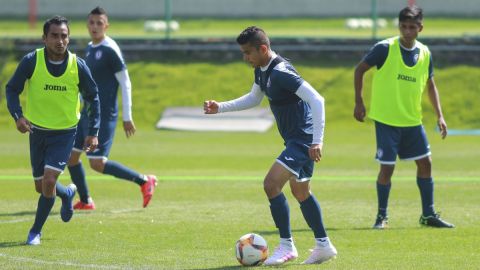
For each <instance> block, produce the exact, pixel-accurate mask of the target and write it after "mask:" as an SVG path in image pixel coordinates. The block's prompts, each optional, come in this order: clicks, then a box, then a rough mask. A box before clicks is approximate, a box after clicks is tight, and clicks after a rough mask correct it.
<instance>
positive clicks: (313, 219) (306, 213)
mask: <svg viewBox="0 0 480 270" xmlns="http://www.w3.org/2000/svg"><path fill="white" fill-rule="evenodd" d="M300 209H301V210H302V214H303V217H304V218H305V221H307V224H308V226H309V227H310V228H311V229H312V230H313V234H314V235H315V238H323V237H327V232H326V231H325V227H324V226H323V221H322V210H321V209H320V204H319V203H318V201H317V199H316V198H315V196H313V194H310V197H308V199H306V200H305V201H303V202H301V203H300Z"/></svg>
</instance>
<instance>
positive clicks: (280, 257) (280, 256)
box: [263, 245, 298, 265]
mask: <svg viewBox="0 0 480 270" xmlns="http://www.w3.org/2000/svg"><path fill="white" fill-rule="evenodd" d="M296 258H298V252H297V249H296V248H295V246H292V247H291V248H288V247H285V246H284V245H279V246H278V247H277V248H276V249H275V251H274V252H273V254H272V256H270V257H268V258H267V260H266V261H265V262H264V263H263V264H264V265H280V264H284V263H286V262H288V261H291V260H295V259H296Z"/></svg>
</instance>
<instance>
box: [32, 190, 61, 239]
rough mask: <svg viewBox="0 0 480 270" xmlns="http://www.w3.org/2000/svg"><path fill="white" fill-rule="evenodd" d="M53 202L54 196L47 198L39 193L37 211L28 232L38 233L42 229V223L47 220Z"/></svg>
mask: <svg viewBox="0 0 480 270" xmlns="http://www.w3.org/2000/svg"><path fill="white" fill-rule="evenodd" d="M54 203H55V197H53V198H47V197H44V196H43V195H40V198H39V199H38V206H37V213H36V214H35V222H34V223H33V226H32V228H31V229H30V232H33V233H40V232H41V231H42V227H43V224H45V221H47V218H48V215H49V214H50V211H51V210H52V207H53V204H54Z"/></svg>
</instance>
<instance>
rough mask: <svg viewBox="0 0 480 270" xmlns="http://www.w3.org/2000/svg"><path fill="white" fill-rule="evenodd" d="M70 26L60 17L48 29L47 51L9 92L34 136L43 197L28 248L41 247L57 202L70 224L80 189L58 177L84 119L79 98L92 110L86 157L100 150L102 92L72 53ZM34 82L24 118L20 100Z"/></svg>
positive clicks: (14, 110)
mask: <svg viewBox="0 0 480 270" xmlns="http://www.w3.org/2000/svg"><path fill="white" fill-rule="evenodd" d="M69 36H70V29H69V26H68V20H67V19H66V18H64V17H61V16H55V17H52V18H51V19H49V20H47V21H46V22H45V24H44V25H43V42H44V43H45V47H44V48H41V49H37V50H35V51H33V52H31V53H29V54H27V55H26V56H25V57H23V59H22V60H21V62H20V63H19V65H18V67H17V69H16V71H15V73H14V74H13V76H12V78H11V79H10V81H9V82H8V83H7V86H6V97H7V106H8V110H9V111H10V114H11V115H12V116H13V118H14V119H15V122H16V126H17V129H18V131H20V132H21V133H26V132H28V133H29V134H30V138H29V140H30V162H31V166H32V174H33V179H34V182H35V190H36V191H37V192H38V193H40V194H41V195H40V198H39V199H38V207H37V212H36V215H35V222H34V223H33V226H32V228H31V229H30V231H29V233H28V237H27V245H39V244H40V237H41V231H42V227H43V225H44V224H45V222H46V221H47V218H48V215H49V214H50V211H51V209H52V207H53V204H54V202H55V195H57V196H59V197H61V199H62V207H61V210H60V215H61V218H62V220H63V221H64V222H68V221H70V219H71V218H72V215H73V204H72V200H73V197H74V196H75V190H76V187H75V185H73V184H71V185H69V186H68V187H64V186H62V185H61V184H60V183H59V182H57V179H58V176H59V175H60V173H62V172H63V170H64V169H65V165H66V164H67V161H68V157H69V156H70V151H71V150H72V146H73V141H74V140H75V131H76V128H77V123H78V120H79V118H80V99H79V92H80V93H81V95H82V97H83V100H84V101H85V102H86V104H87V106H86V107H87V113H88V118H87V122H88V123H87V126H88V131H87V134H86V136H85V140H84V141H82V142H81V144H82V143H83V149H84V150H85V151H93V150H95V148H96V146H97V144H98V141H97V134H98V128H99V125H100V115H99V114H100V107H99V98H98V94H97V86H96V84H95V82H94V80H93V78H92V76H91V74H90V70H89V69H88V67H87V66H86V64H85V62H84V61H83V60H82V59H81V58H79V57H77V56H76V55H75V54H73V53H71V52H70V51H68V50H67V47H68V43H69ZM26 81H28V86H27V96H26V106H25V107H26V110H25V115H23V110H22V107H21V106H20V100H19V95H20V94H21V93H22V92H23V89H24V85H25V82H26Z"/></svg>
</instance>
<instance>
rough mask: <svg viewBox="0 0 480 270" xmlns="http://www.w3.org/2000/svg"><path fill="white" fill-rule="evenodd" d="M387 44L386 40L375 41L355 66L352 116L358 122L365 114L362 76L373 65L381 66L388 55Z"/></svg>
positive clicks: (362, 119)
mask: <svg viewBox="0 0 480 270" xmlns="http://www.w3.org/2000/svg"><path fill="white" fill-rule="evenodd" d="M388 46H389V45H388V43H387V42H386V41H380V42H378V43H376V44H375V45H373V47H372V48H371V49H370V51H369V52H368V53H367V54H366V55H365V56H364V57H363V59H362V61H360V63H358V65H357V66H356V67H355V73H354V77H353V86H354V88H355V108H354V109H353V117H355V119H357V121H359V122H363V121H364V119H365V116H366V114H367V113H366V109H365V103H364V102H363V76H364V75H365V73H366V72H367V71H368V70H369V69H370V68H372V67H373V66H376V67H377V69H380V68H381V67H382V66H383V64H384V63H385V60H386V59H387V56H388Z"/></svg>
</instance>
